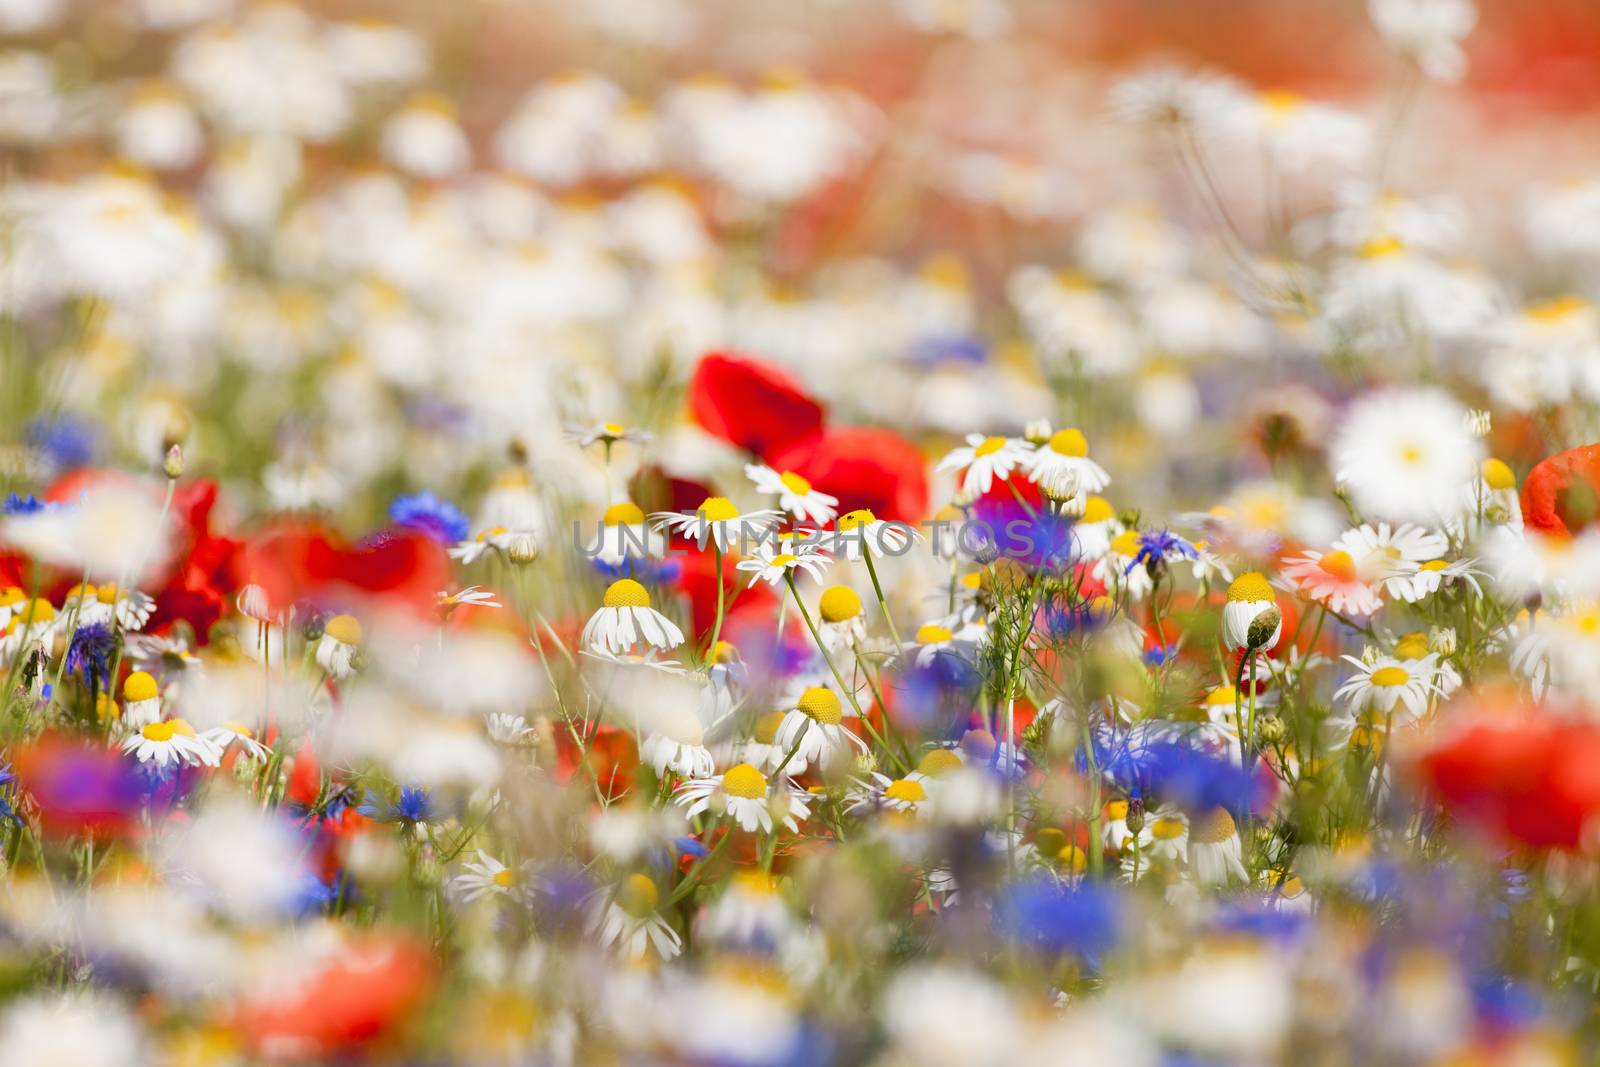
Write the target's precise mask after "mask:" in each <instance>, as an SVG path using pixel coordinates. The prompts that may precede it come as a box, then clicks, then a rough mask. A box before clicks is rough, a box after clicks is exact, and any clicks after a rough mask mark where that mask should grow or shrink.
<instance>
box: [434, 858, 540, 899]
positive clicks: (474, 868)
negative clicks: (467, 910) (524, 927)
mask: <svg viewBox="0 0 1600 1067" xmlns="http://www.w3.org/2000/svg"><path fill="white" fill-rule="evenodd" d="M461 867H462V870H461V873H460V874H457V875H456V876H455V877H454V878H452V879H451V880H450V885H451V888H453V889H454V890H455V891H456V892H458V893H460V894H461V899H462V900H464V901H465V902H467V903H469V904H470V903H471V902H473V901H474V900H478V899H480V898H482V897H488V896H497V897H505V898H507V899H509V900H523V899H526V897H527V894H528V886H527V884H526V882H527V879H526V877H525V872H524V871H523V870H522V869H520V868H517V867H508V866H506V865H505V864H504V863H501V862H500V861H499V860H497V859H495V858H494V857H493V856H491V855H489V854H488V853H487V852H485V851H483V849H481V848H480V849H479V850H478V858H477V859H476V860H467V861H465V862H464V863H463V864H462V865H461Z"/></svg>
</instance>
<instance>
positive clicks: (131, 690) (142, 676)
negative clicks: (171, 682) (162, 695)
mask: <svg viewBox="0 0 1600 1067" xmlns="http://www.w3.org/2000/svg"><path fill="white" fill-rule="evenodd" d="M155 695H156V680H155V678H153V677H152V676H151V675H150V674H148V673H147V672H145V671H134V672H133V673H132V674H130V675H128V680H127V681H126V682H123V683H122V699H124V700H128V701H133V702H138V701H140V700H151V699H153V698H154V697H155Z"/></svg>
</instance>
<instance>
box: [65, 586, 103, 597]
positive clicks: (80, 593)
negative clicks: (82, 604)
mask: <svg viewBox="0 0 1600 1067" xmlns="http://www.w3.org/2000/svg"><path fill="white" fill-rule="evenodd" d="M75 596H76V597H83V598H84V599H85V600H92V599H94V596H95V588H94V586H93V585H89V584H83V585H75V586H73V587H72V588H71V589H68V590H67V595H66V596H65V597H63V598H62V599H63V600H71V599H72V598H73V597H75Z"/></svg>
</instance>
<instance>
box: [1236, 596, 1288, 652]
mask: <svg viewBox="0 0 1600 1067" xmlns="http://www.w3.org/2000/svg"><path fill="white" fill-rule="evenodd" d="M1282 632H1283V612H1281V611H1279V610H1278V607H1277V605H1276V604H1274V605H1272V606H1270V607H1268V608H1267V609H1266V610H1265V611H1263V612H1261V613H1260V614H1259V615H1257V616H1256V617H1255V618H1254V619H1252V620H1250V629H1249V630H1247V631H1245V647H1246V648H1247V649H1249V650H1250V651H1251V652H1256V651H1259V650H1260V649H1263V648H1270V647H1272V645H1274V644H1275V643H1277V640H1278V635H1279V634H1280V633H1282Z"/></svg>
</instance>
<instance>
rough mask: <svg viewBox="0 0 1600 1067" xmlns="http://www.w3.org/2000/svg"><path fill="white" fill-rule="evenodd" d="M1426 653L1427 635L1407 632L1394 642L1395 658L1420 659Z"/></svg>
mask: <svg viewBox="0 0 1600 1067" xmlns="http://www.w3.org/2000/svg"><path fill="white" fill-rule="evenodd" d="M1427 654H1428V635H1427V634H1425V633H1421V632H1420V631H1419V632H1417V633H1409V634H1406V635H1405V636H1404V637H1402V638H1401V639H1400V640H1398V641H1396V642H1395V645H1394V656H1395V659H1421V658H1422V657H1423V656H1426V655H1427Z"/></svg>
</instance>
